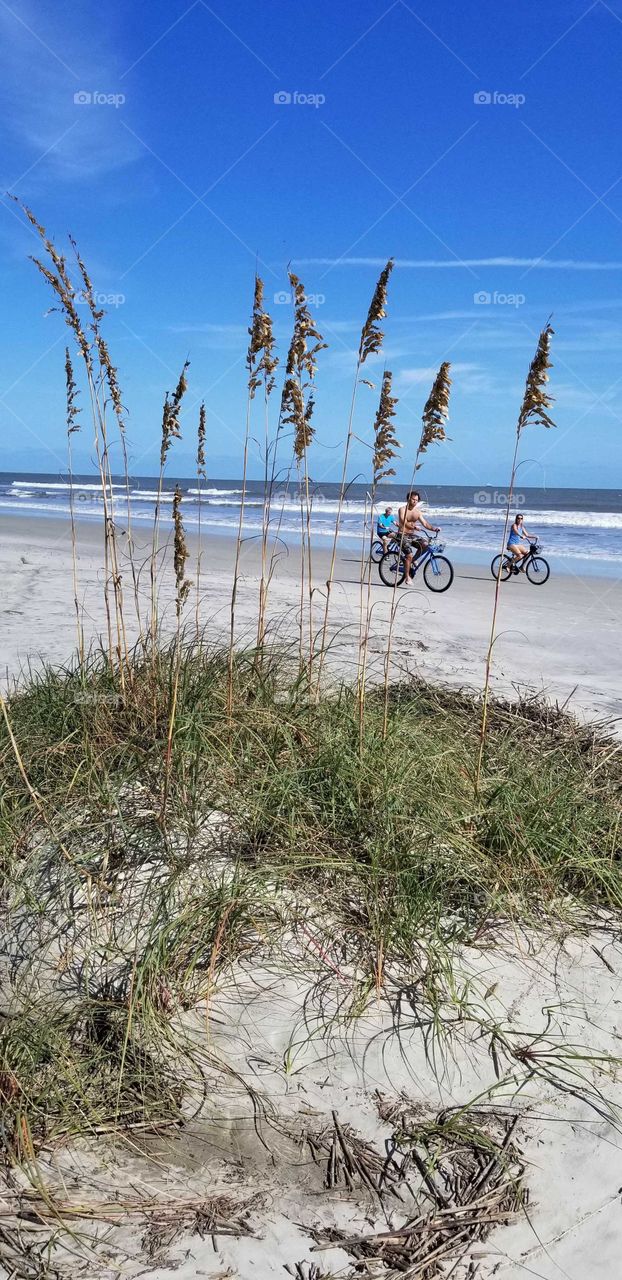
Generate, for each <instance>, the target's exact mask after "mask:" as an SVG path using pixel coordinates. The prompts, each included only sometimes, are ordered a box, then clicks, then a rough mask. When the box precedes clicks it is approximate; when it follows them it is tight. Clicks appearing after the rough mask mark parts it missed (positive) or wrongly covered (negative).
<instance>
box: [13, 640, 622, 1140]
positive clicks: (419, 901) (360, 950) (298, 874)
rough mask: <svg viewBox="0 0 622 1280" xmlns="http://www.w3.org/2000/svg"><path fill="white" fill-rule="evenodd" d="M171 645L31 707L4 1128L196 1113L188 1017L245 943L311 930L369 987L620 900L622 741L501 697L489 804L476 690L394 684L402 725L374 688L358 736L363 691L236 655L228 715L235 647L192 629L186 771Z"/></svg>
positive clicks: (40, 1131) (277, 659)
mask: <svg viewBox="0 0 622 1280" xmlns="http://www.w3.org/2000/svg"><path fill="white" fill-rule="evenodd" d="M175 663H176V655H175V651H174V649H173V650H171V651H162V652H159V653H158V654H157V656H156V657H155V659H154V660H153V661H152V660H151V658H150V659H149V661H148V662H144V661H142V660H141V659H140V658H137V659H136V661H135V662H134V663H133V665H132V667H131V669H130V672H129V674H128V676H126V691H125V694H124V695H123V696H121V695H120V693H119V689H118V685H117V683H116V681H115V678H114V676H113V674H112V673H111V670H110V667H109V665H108V663H107V662H106V661H105V660H104V659H101V660H99V659H97V658H96V657H93V658H92V659H91V660H90V663H89V664H88V665H87V666H82V667H81V668H79V669H78V668H76V669H65V670H60V671H58V670H57V671H52V670H47V671H45V672H43V673H42V674H40V675H36V676H33V677H32V678H31V680H30V682H29V684H28V686H27V687H26V688H25V689H24V690H23V691H22V692H19V693H16V694H15V695H14V696H13V697H12V698H11V699H10V704H9V716H10V723H11V727H12V733H13V739H14V741H13V743H12V742H11V740H10V737H9V734H8V731H7V729H6V726H4V725H3V726H1V727H0V857H1V859H2V867H3V888H4V896H3V902H4V921H3V924H4V931H5V934H6V936H7V938H8V939H9V942H8V945H7V949H6V957H5V964H4V971H3V974H2V1002H3V1008H4V1013H5V1017H4V1018H3V1034H2V1036H1V1037H0V1086H2V1087H3V1088H4V1097H5V1102H6V1104H7V1105H8V1107H9V1109H10V1110H11V1114H12V1115H13V1129H11V1126H10V1125H9V1126H8V1127H5V1128H6V1132H7V1133H9V1132H13V1133H17V1134H18V1136H19V1133H20V1132H21V1129H20V1124H21V1120H19V1118H20V1117H21V1118H22V1119H23V1117H24V1116H27V1119H28V1125H29V1127H30V1131H31V1132H32V1134H33V1135H34V1138H33V1140H37V1139H38V1140H43V1138H46V1139H47V1138H50V1137H53V1136H54V1135H60V1134H62V1133H66V1132H76V1131H79V1130H80V1129H81V1128H84V1127H87V1128H88V1126H89V1125H90V1126H91V1127H92V1126H94V1125H100V1126H101V1125H104V1126H109V1125H111V1124H118V1125H119V1126H121V1127H122V1126H123V1125H126V1124H128V1123H132V1124H133V1123H136V1122H137V1117H138V1115H139V1114H140V1115H141V1116H142V1117H143V1118H144V1119H145V1120H146V1121H148V1120H149V1119H154V1118H156V1117H157V1116H158V1115H161V1114H163V1113H167V1114H169V1115H170V1114H176V1113H178V1112H179V1108H180V1106H181V1097H182V1093H183V1089H181V1087H180V1088H178V1087H177V1086H176V1084H175V1083H174V1082H173V1081H174V1080H175V1079H177V1077H176V1076H175V1074H174V1073H173V1076H171V1070H172V1064H173V1062H174V1061H175V1060H177V1058H178V1055H179V1052H180V1051H182V1052H185V1051H186V1049H187V1041H184V1040H183V1036H182V1035H181V1030H180V1028H181V1026H182V1023H183V1019H184V1016H185V1013H187V1012H188V1011H192V1010H193V1009H195V1008H196V1007H197V1005H198V1004H199V1003H200V1002H205V1001H207V1002H208V1005H209V1000H210V999H211V996H212V993H213V992H214V990H215V989H217V987H218V983H219V981H221V979H222V975H224V974H225V973H226V972H227V971H228V970H230V966H231V965H232V964H233V962H235V960H236V959H237V958H239V957H240V956H248V955H253V954H254V953H256V954H258V955H259V954H262V955H264V956H265V954H266V952H269V951H270V949H274V948H275V947H277V948H278V947H279V946H283V947H284V948H285V955H286V956H287V962H288V963H290V964H291V965H292V967H294V966H295V965H296V964H300V963H302V960H301V949H300V948H297V943H298V942H299V941H300V940H301V938H303V943H304V947H305V955H308V956H309V957H310V959H309V961H308V962H309V964H310V965H311V966H312V965H313V963H314V962H315V963H316V966H317V964H318V963H319V961H318V956H321V957H329V965H330V966H331V967H333V968H334V967H335V966H339V969H340V972H341V973H342V975H343V972H344V970H345V971H346V972H347V973H349V974H350V975H351V979H352V983H353V989H355V990H356V991H357V992H358V993H359V994H360V992H361V991H362V990H365V989H366V988H367V989H369V988H370V987H371V986H372V985H374V984H375V985H376V987H378V986H379V984H381V982H382V977H383V974H384V972H385V971H386V968H387V966H388V965H391V964H393V965H397V966H399V967H400V969H401V970H402V972H405V973H407V972H409V971H412V970H413V968H414V966H415V964H416V963H418V962H419V961H420V957H421V948H422V946H423V947H427V948H428V951H429V954H435V955H436V956H437V957H438V956H440V957H441V959H438V960H437V961H435V964H437V965H438V964H440V965H441V968H442V963H443V962H442V950H443V947H448V946H450V945H451V943H452V942H453V941H456V940H458V941H468V940H469V939H470V938H473V937H474V936H476V934H477V931H478V929H479V928H480V927H481V925H482V923H483V922H488V921H490V920H491V918H493V919H494V918H495V917H497V918H499V917H501V918H507V917H508V915H511V916H512V917H514V918H515V919H521V920H523V921H532V922H534V921H539V920H541V919H542V918H543V916H544V915H547V916H548V917H549V918H555V917H557V918H560V917H564V916H567V915H568V913H569V911H570V909H574V908H579V909H580V910H586V909H588V908H589V909H590V910H591V909H593V908H602V907H609V908H618V907H620V906H621V905H622V874H621V870H620V868H621V861H620V853H621V849H620V844H621V841H620V784H621V782H622V759H621V753H620V749H619V747H618V746H617V744H615V743H613V742H612V741H610V740H608V739H607V738H606V737H602V736H599V735H598V734H597V733H596V732H594V731H593V730H591V729H589V728H586V727H580V726H579V725H578V724H577V723H576V722H575V721H574V720H572V719H571V718H569V717H568V716H565V715H563V714H561V713H559V712H557V711H554V710H552V709H551V708H547V707H545V706H543V705H538V704H534V703H528V704H519V703H517V704H509V703H493V704H491V707H490V713H489V714H490V722H489V733H488V739H487V756H486V775H485V783H484V785H483V787H482V789H481V791H480V795H479V798H478V800H477V802H476V801H474V785H473V784H474V772H475V767H476V761H477V751H478V741H479V739H478V733H479V724H480V706H479V703H478V702H477V700H476V699H473V698H471V697H469V696H466V695H464V694H462V693H458V692H450V691H446V690H440V689H438V688H435V687H432V686H430V685H427V684H424V683H421V682H415V683H412V684H409V685H408V686H406V685H405V686H402V687H398V688H395V689H394V690H393V691H392V694H391V698H390V704H389V716H388V733H387V736H386V738H385V737H384V736H383V712H384V699H383V696H382V694H381V693H379V694H375V693H373V692H369V693H368V697H367V701H366V708H365V720H364V731H363V734H362V736H361V733H360V720H359V706H358V702H357V699H356V695H355V694H354V693H353V692H352V691H350V690H349V689H347V688H345V687H344V688H341V689H338V690H334V689H333V690H332V691H331V692H327V693H326V694H325V695H323V696H322V697H321V698H320V699H319V700H315V699H314V698H312V697H311V698H310V697H309V695H308V690H307V689H306V687H305V684H304V681H301V679H300V678H299V677H297V676H295V675H294V676H292V675H291V669H290V668H289V666H288V661H287V658H286V657H282V656H278V655H276V656H273V657H270V656H269V655H268V654H267V653H265V652H264V653H263V654H262V656H261V661H259V659H258V656H257V655H256V654H253V653H249V654H241V655H238V656H237V658H236V661H235V664H234V671H233V677H234V683H233V708H232V711H230V709H229V708H228V699H227V692H228V690H227V685H228V672H227V655H226V654H225V655H223V654H222V653H220V652H209V651H206V650H205V648H197V647H188V648H187V649H184V651H183V654H182V659H181V665H180V668H179V680H178V689H177V709H176V715H175V722H174V731H173V735H172V757H171V761H170V770H169V769H167V762H166V748H167V739H168V732H169V709H170V700H171V690H172V686H173V678H174V672H175V669H176V667H175ZM15 743H16V744H17V747H18V750H19V753H20V762H21V767H20V766H19V765H18V762H17V760H16V757H15V750H14V744H15ZM26 779H27V781H26ZM215 811H216V813H217V815H220V816H219V817H218V816H217V818H216V821H214V814H215ZM348 966H349V967H348ZM418 971H420V970H418ZM184 1045H185V1048H184ZM28 1046H30V1047H28ZM54 1064H56V1065H54ZM187 1064H188V1066H187V1072H186V1075H185V1077H184V1083H187V1080H189V1079H190V1077H191V1076H193V1072H194V1076H193V1079H194V1080H195V1084H196V1085H197V1088H199V1089H200V1087H201V1086H200V1070H199V1069H197V1072H195V1066H196V1063H195V1060H194V1058H193V1055H192V1053H190V1054H189V1056H188V1057H187ZM3 1081H4V1085H2V1082H3ZM18 1120H19V1123H18ZM16 1125H17V1128H15V1126H16Z"/></svg>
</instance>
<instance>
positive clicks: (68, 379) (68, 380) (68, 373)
mask: <svg viewBox="0 0 622 1280" xmlns="http://www.w3.org/2000/svg"><path fill="white" fill-rule="evenodd" d="M65 387H66V398H67V459H68V465H69V518H70V521H71V574H72V579H73V600H74V607H75V610H76V628H77V634H78V654H79V657H80V666H83V665H84V628H83V626H82V619H81V617H80V602H79V600H78V558H77V539H76V517H75V510H74V503H73V463H72V450H71V437H72V435H74V434H75V432H76V431H79V430H80V424H79V422H78V414H79V412H80V410H79V408H78V405H77V403H76V399H77V395H78V388H77V385H76V381H75V378H74V376H73V365H72V363H71V356H70V354H69V347H65Z"/></svg>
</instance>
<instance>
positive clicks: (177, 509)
mask: <svg viewBox="0 0 622 1280" xmlns="http://www.w3.org/2000/svg"><path fill="white" fill-rule="evenodd" d="M181 502H182V498H181V489H180V487H179V485H178V484H176V485H175V492H174V494H173V531H174V541H173V568H174V571H175V614H176V618H177V625H176V629H175V651H174V656H173V688H172V693H171V704H170V709H169V718H168V734H167V739H166V755H165V760H164V787H163V791H162V809H161V820H162V822H164V820H165V816H166V802H167V799H168V793H169V788H170V780H171V766H172V758H173V733H174V730H175V715H176V712H177V699H178V694H179V673H180V669H181V619H182V613H183V607H184V604H185V602H186V600H187V598H188V592H189V591H190V585H191V584H190V582H189V580H188V578H186V563H187V560H188V546H187V543H186V534H185V530H184V524H183V520H182V515H181Z"/></svg>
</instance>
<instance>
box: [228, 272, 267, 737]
mask: <svg viewBox="0 0 622 1280" xmlns="http://www.w3.org/2000/svg"><path fill="white" fill-rule="evenodd" d="M263 293H264V286H263V280H261V278H260V277H259V276H258V275H256V276H255V286H254V291H253V311H252V316H251V323H250V326H249V330H248V336H249V343H248V350H247V352H246V368H247V371H248V394H247V398H246V426H245V430H244V450H243V455H242V494H241V497H240V514H239V518H238V533H237V538H236V543H235V562H234V566H233V582H232V586H231V604H230V622H229V656H228V661H227V715H228V717H229V720H231V716H232V713H233V667H234V657H233V655H234V648H235V606H236V602H237V594H238V582H239V576H240V555H241V551H242V542H243V540H244V539H243V532H244V514H245V508H246V491H247V483H248V480H247V476H248V449H249V443H250V428H251V410H252V404H253V400H254V399H255V393H256V391H257V389H258V388H259V387H260V386H261V382H262V378H263V380H264V386H265V394H266V396H269V394H270V392H271V391H272V388H273V386H274V370H275V367H276V359H275V357H274V355H273V346H274V339H273V336H272V322H271V320H270V317H269V315H268V314H267V312H266V311H264V309H263Z"/></svg>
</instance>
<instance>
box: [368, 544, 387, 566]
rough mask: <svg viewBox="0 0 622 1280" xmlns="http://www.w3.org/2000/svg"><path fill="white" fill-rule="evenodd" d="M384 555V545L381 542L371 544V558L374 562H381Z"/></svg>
mask: <svg viewBox="0 0 622 1280" xmlns="http://www.w3.org/2000/svg"><path fill="white" fill-rule="evenodd" d="M383 555H384V547H383V545H382V543H381V542H379V541H376V542H372V544H371V558H372V560H373V562H374V564H380V561H381V560H382V557H383Z"/></svg>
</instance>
